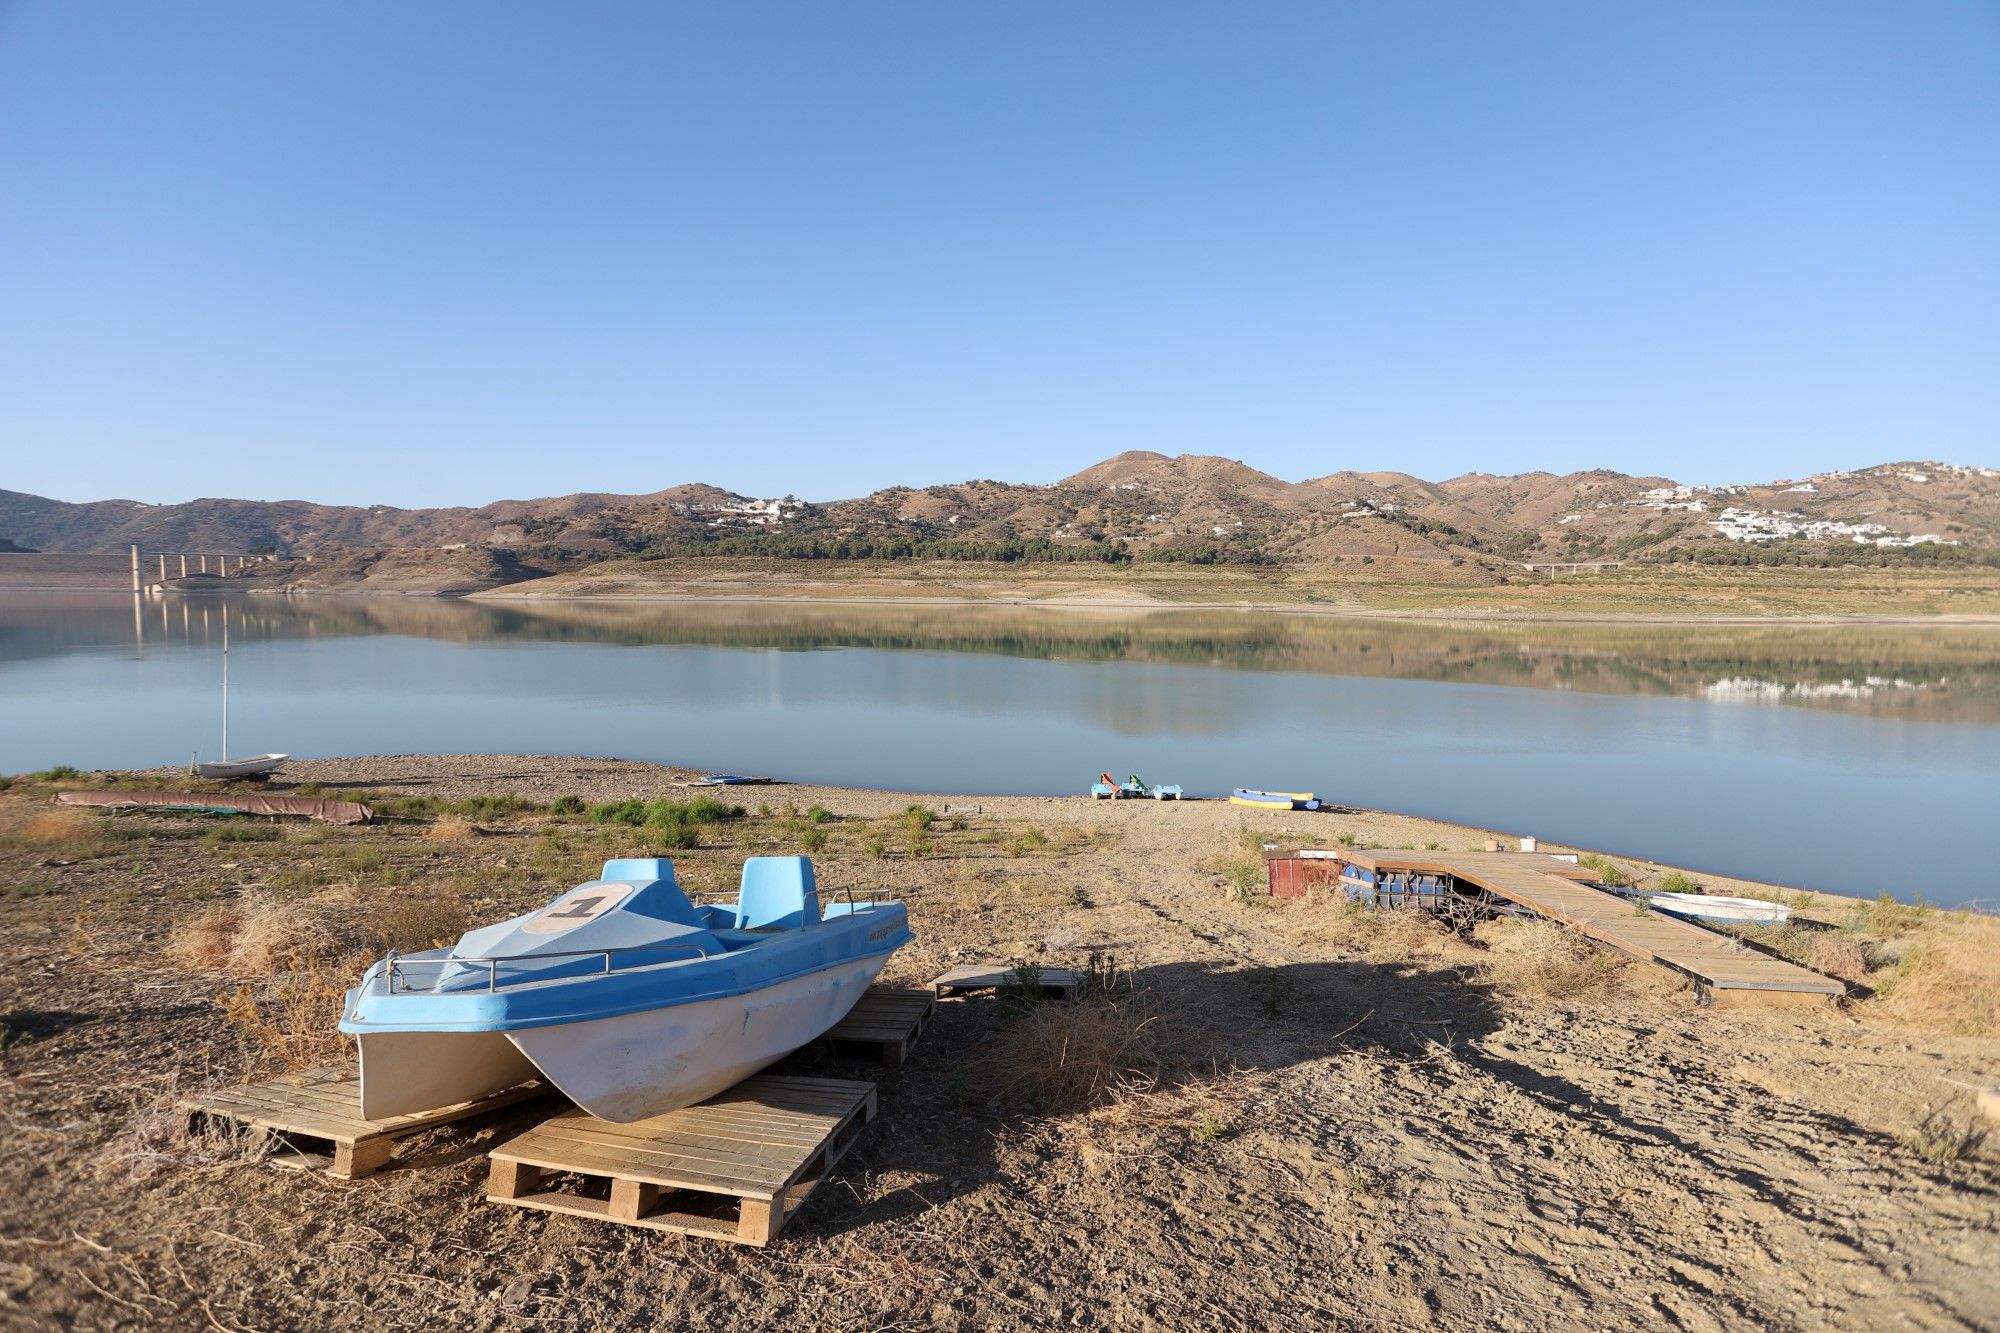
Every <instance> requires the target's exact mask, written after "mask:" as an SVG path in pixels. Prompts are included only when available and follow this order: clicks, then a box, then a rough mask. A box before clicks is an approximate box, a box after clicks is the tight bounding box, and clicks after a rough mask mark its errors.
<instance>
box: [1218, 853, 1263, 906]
mask: <svg viewBox="0 0 2000 1333" xmlns="http://www.w3.org/2000/svg"><path fill="white" fill-rule="evenodd" d="M1222 877H1223V879H1224V880H1226V881H1227V882H1228V884H1229V896H1230V897H1231V898H1233V899H1235V900H1236V901H1237V902H1239V903H1247V902H1249V901H1250V900H1251V899H1252V898H1255V897H1256V896H1257V895H1258V894H1259V893H1261V892H1263V891H1264V890H1265V889H1266V888H1267V887H1268V885H1269V882H1270V872H1269V871H1268V870H1267V869H1265V866H1264V863H1263V862H1262V861H1261V860H1256V859H1253V858H1250V857H1244V858H1242V859H1240V860H1236V861H1231V862H1230V863H1229V865H1228V867H1227V868H1226V869H1225V870H1224V871H1223V872H1222Z"/></svg>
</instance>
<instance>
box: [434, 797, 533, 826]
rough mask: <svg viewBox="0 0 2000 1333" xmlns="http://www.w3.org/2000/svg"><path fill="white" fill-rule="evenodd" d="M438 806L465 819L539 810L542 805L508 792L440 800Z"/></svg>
mask: <svg viewBox="0 0 2000 1333" xmlns="http://www.w3.org/2000/svg"><path fill="white" fill-rule="evenodd" d="M440 808H441V809H442V810H443V811H444V812H445V813H447V814H453V815H464V816H465V817H466V818H467V819H497V818H498V817H500V816H501V815H512V814H518V813H521V812H522V811H529V810H540V809H541V808H542V805H541V802H539V801H531V800H529V799H528V798H527V797H525V796H516V795H514V794H513V793H512V792H508V793H505V794H504V795H500V796H463V797H460V798H459V799H458V800H455V801H445V802H442V803H441V805H440Z"/></svg>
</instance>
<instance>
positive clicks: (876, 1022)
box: [826, 986, 937, 1065]
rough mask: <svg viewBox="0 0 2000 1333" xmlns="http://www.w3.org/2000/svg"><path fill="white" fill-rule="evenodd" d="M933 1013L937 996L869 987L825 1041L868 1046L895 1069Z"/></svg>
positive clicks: (930, 993) (913, 991) (908, 1052)
mask: <svg viewBox="0 0 2000 1333" xmlns="http://www.w3.org/2000/svg"><path fill="white" fill-rule="evenodd" d="M935 1012H937V992H935V991H927V990H905V989H903V988H902V987H900V986H870V987H869V988H868V989H867V991H866V992H865V993H863V995H862V996H861V999H860V1001H859V1002H858V1003H856V1004H855V1006H854V1008H852V1009H850V1010H848V1013H847V1017H845V1018H843V1019H841V1020H840V1021H839V1022H838V1023H836V1024H834V1026H833V1028H832V1029H831V1030H830V1031H828V1033H827V1034H826V1040H827V1041H829V1042H831V1043H833V1044H834V1045H835V1046H842V1045H847V1046H872V1047H874V1048H875V1049H876V1050H877V1051H878V1052H879V1053H880V1055H881V1059H882V1063H883V1064H888V1065H899V1064H901V1063H903V1061H904V1060H906V1059H908V1058H909V1055H910V1046H911V1044H912V1043H914V1042H915V1041H916V1039H917V1038H918V1037H919V1036H921V1035H923V1031H924V1029H925V1028H926V1027H928V1026H929V1025H930V1021H931V1015H932V1014H934V1013H935Z"/></svg>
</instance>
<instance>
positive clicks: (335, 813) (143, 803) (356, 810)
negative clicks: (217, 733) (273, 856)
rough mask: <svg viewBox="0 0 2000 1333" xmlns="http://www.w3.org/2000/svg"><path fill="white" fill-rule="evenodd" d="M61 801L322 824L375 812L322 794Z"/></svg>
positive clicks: (138, 794)
mask: <svg viewBox="0 0 2000 1333" xmlns="http://www.w3.org/2000/svg"><path fill="white" fill-rule="evenodd" d="M56 803H57V804H58V805H83V806H90V807H92V808H94V809H99V810H143V809H164V810H198V811H201V812H204V813H208V814H231V815H297V816H300V817H302V818H305V819H316V820H318V821H319V822H320V823H322V824H366V823H367V822H368V821H369V820H370V819H371V818H373V817H374V816H373V815H372V814H371V812H370V811H369V809H368V807H367V806H365V805H363V804H361V802H359V801H330V800H327V799H325V798H324V797H319V796H267V795H264V794H262V793H259V792H233V791H65V792H57V793H56Z"/></svg>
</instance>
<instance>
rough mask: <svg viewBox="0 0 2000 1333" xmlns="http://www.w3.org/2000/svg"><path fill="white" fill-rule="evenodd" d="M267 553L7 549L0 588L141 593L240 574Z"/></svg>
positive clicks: (0, 554)
mask: <svg viewBox="0 0 2000 1333" xmlns="http://www.w3.org/2000/svg"><path fill="white" fill-rule="evenodd" d="M272 558H273V557H271V556H264V555H238V554H236V553H235V552H233V551H232V552H227V553H224V552H216V551H170V552H142V551H140V550H139V548H138V547H136V546H135V547H131V548H129V549H128V550H126V551H123V552H118V553H113V552H109V551H102V552H87V553H60V552H44V551H7V552H0V587H6V588H48V589H60V588H74V589H77V590H79V591H91V590H95V591H112V590H117V589H129V590H131V591H132V592H146V591H151V590H153V589H166V588H172V587H175V586H177V585H179V584H180V583H181V581H182V580H184V579H186V580H193V579H199V578H201V577H203V576H204V575H206V576H207V577H209V578H219V577H223V576H225V575H233V574H239V573H241V572H242V571H243V570H244V569H245V568H246V567H247V566H250V565H253V564H257V563H259V562H261V561H265V560H269V559H272Z"/></svg>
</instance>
